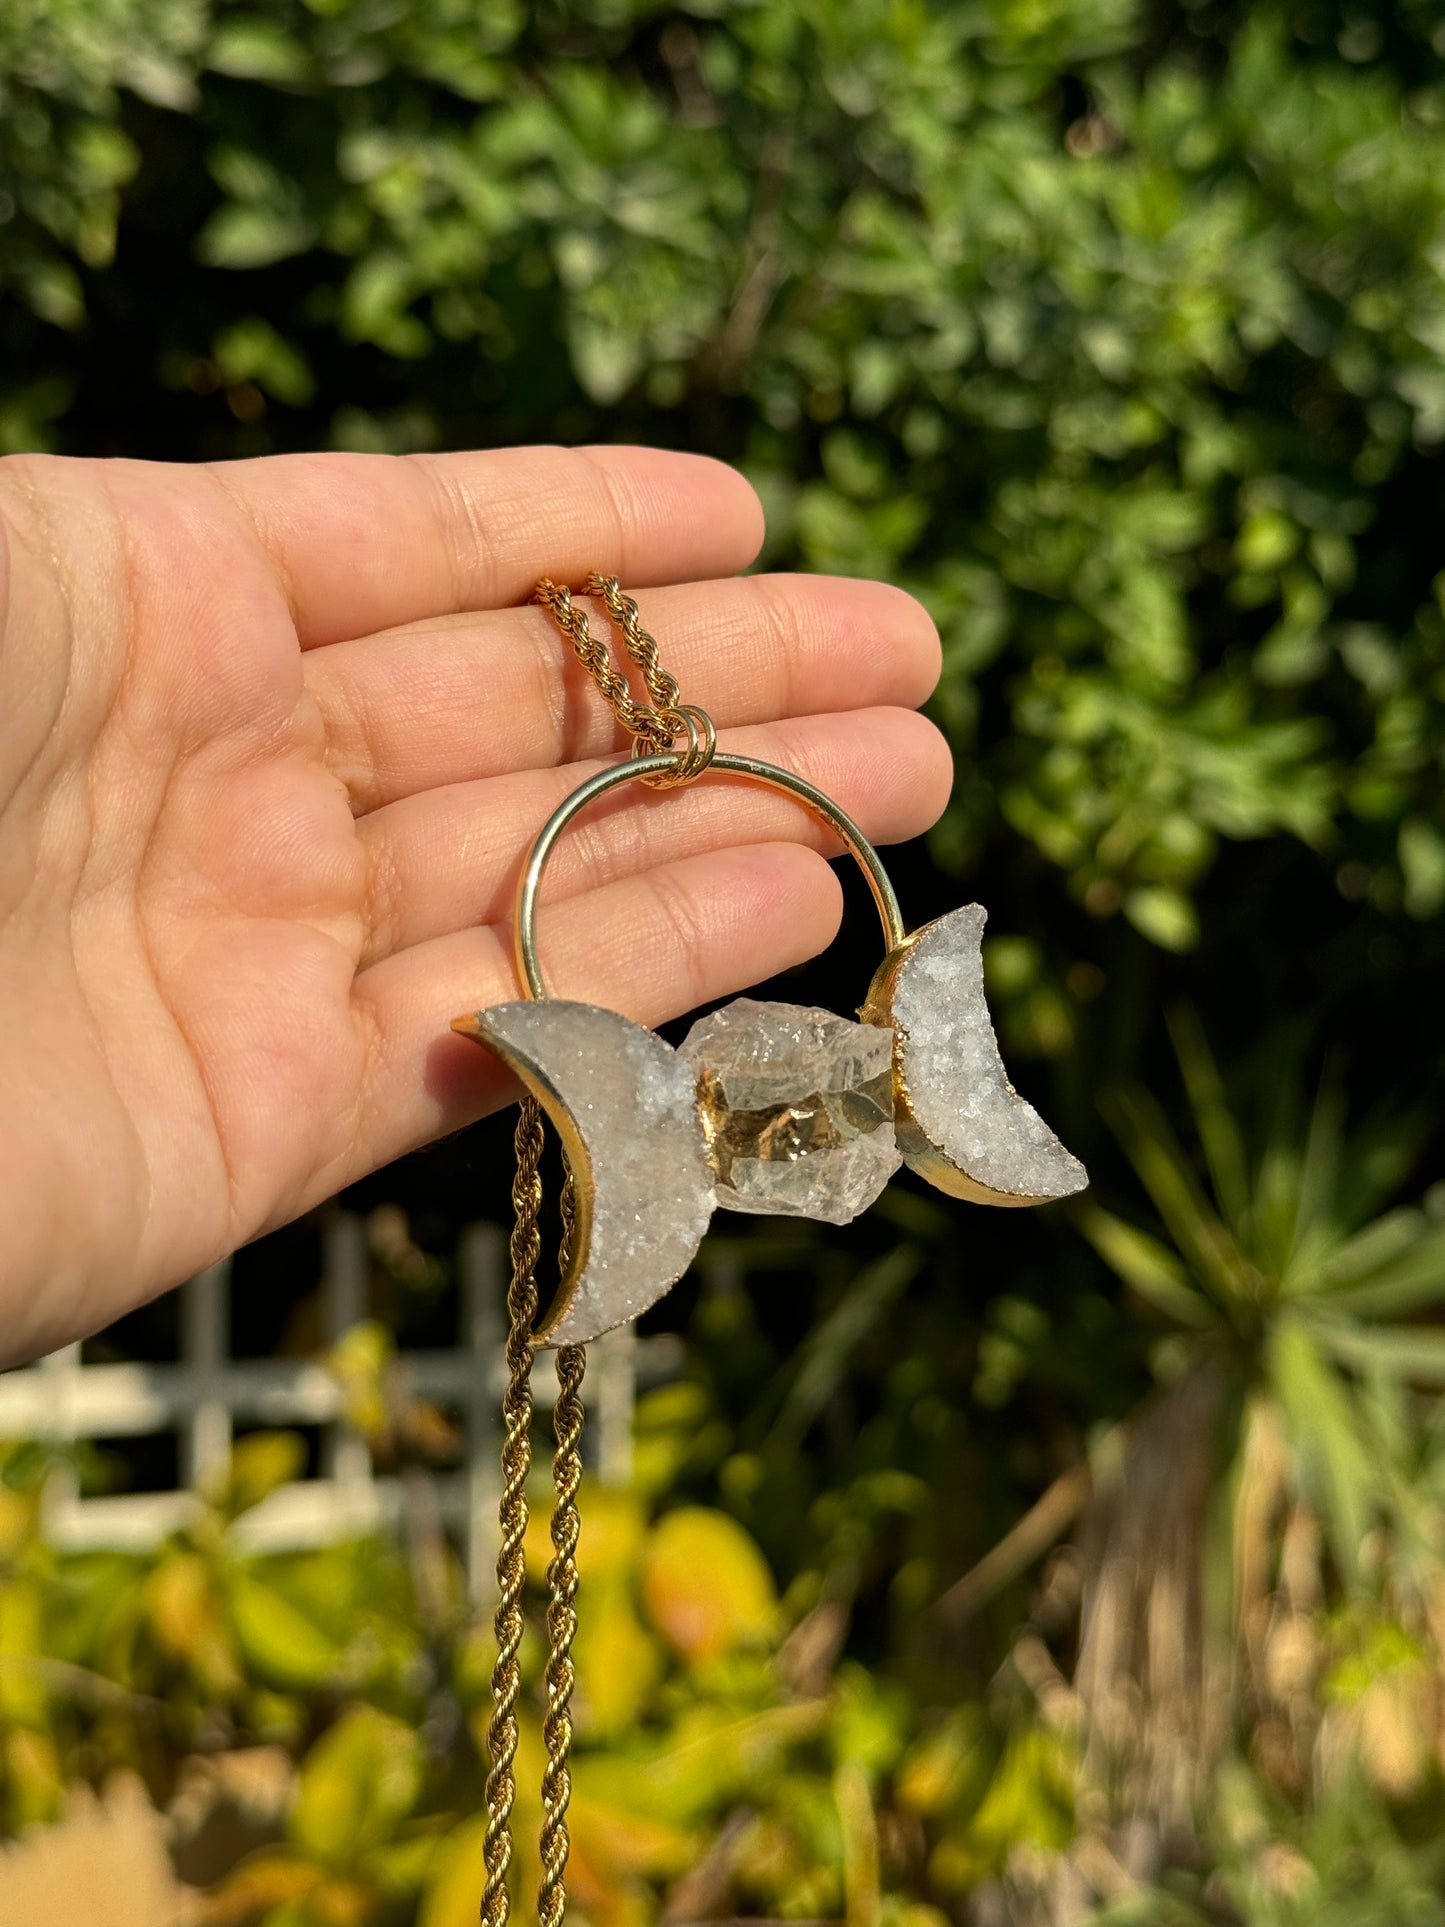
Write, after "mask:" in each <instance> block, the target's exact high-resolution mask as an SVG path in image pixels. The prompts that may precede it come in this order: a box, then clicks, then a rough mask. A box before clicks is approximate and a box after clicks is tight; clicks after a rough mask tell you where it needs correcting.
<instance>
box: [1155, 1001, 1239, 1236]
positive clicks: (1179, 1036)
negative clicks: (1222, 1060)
mask: <svg viewBox="0 0 1445 1927" xmlns="http://www.w3.org/2000/svg"><path fill="white" fill-rule="evenodd" d="M1169 1034H1170V1037H1171V1038H1172V1040H1173V1044H1174V1054H1175V1056H1176V1057H1177V1058H1178V1060H1179V1068H1180V1070H1181V1071H1182V1072H1183V1074H1184V1088H1185V1090H1186V1091H1187V1092H1188V1094H1189V1103H1190V1107H1191V1109H1192V1110H1193V1112H1194V1123H1195V1128H1196V1129H1197V1130H1198V1132H1199V1142H1200V1144H1201V1145H1202V1146H1203V1149H1204V1156H1205V1160H1206V1162H1207V1163H1208V1165H1209V1178H1210V1182H1211V1183H1212V1184H1213V1186H1214V1195H1215V1197H1216V1198H1217V1199H1218V1200H1219V1203H1220V1207H1221V1209H1222V1210H1223V1212H1224V1216H1225V1220H1226V1222H1227V1223H1228V1224H1229V1227H1230V1229H1231V1230H1232V1231H1233V1232H1234V1234H1235V1236H1236V1237H1238V1236H1240V1235H1241V1233H1242V1231H1243V1228H1244V1223H1245V1218H1246V1215H1247V1213H1248V1210H1249V1173H1248V1170H1247V1167H1246V1161H1245V1154H1244V1140H1243V1138H1242V1137H1241V1135H1240V1131H1239V1126H1238V1124H1237V1123H1236V1122H1235V1120H1234V1116H1233V1113H1232V1112H1231V1111H1230V1108H1229V1102H1228V1099H1227V1098H1226V1096H1225V1091H1224V1080H1223V1078H1222V1077H1221V1076H1220V1075H1219V1066H1218V1065H1217V1064H1216V1063H1215V1061H1214V1054H1213V1052H1212V1051H1211V1050H1210V1048H1209V1045H1208V1042H1207V1040H1206V1038H1205V1035H1204V1027H1203V1025H1202V1024H1201V1023H1200V1021H1199V1017H1198V1014H1197V1013H1196V1012H1195V1011H1193V1010H1186V1009H1182V1008H1180V1009H1176V1010H1174V1011H1172V1012H1171V1013H1170V1016H1169Z"/></svg>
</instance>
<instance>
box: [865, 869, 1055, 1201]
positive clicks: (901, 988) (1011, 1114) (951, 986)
mask: <svg viewBox="0 0 1445 1927" xmlns="http://www.w3.org/2000/svg"><path fill="white" fill-rule="evenodd" d="M986 917H987V912H986V911H985V910H984V909H983V908H982V906H981V905H979V904H977V903H969V904H965V905H964V907H963V908H962V909H961V910H953V911H950V913H949V914H948V915H947V916H944V917H940V918H939V919H938V921H937V922H936V923H931V924H929V925H927V926H926V928H925V929H924V930H923V931H922V933H921V934H920V935H919V937H918V939H917V941H916V942H915V943H914V945H913V947H912V949H911V950H910V951H909V952H908V954H907V956H906V957H905V958H904V959H903V962H902V964H901V965H900V966H899V970H898V977H897V981H896V983H895V984H894V988H893V1003H892V1016H893V1022H894V1024H895V1026H896V1028H897V1031H898V1036H899V1060H900V1065H901V1069H902V1073H903V1083H904V1087H905V1089H906V1090H907V1092H908V1102H909V1106H910V1108H911V1110H912V1112H913V1117H914V1120H915V1122H916V1125H917V1128H918V1129H919V1130H920V1131H921V1132H922V1134H923V1136H924V1137H925V1138H926V1139H927V1140H928V1142H929V1143H930V1144H931V1145H932V1146H933V1147H934V1149H935V1150H938V1151H941V1152H942V1153H943V1155H944V1156H945V1157H946V1158H947V1159H948V1161H949V1162H950V1163H951V1164H954V1165H957V1167H958V1168H959V1169H960V1170H961V1171H963V1172H965V1173H966V1174H967V1175H968V1176H969V1177H970V1178H972V1179H974V1181H975V1182H976V1183H979V1184H983V1185H986V1186H988V1188H989V1189H990V1190H992V1191H998V1192H1001V1193H1002V1194H1003V1195H1004V1196H1006V1197H1014V1198H1040V1199H1044V1198H1065V1197H1068V1196H1069V1195H1070V1194H1071V1193H1072V1192H1075V1191H1082V1190H1083V1188H1084V1186H1085V1185H1086V1184H1087V1183H1088V1176H1087V1174H1086V1172H1085V1170H1084V1167H1083V1165H1082V1164H1080V1162H1079V1160H1078V1159H1077V1158H1076V1157H1073V1156H1071V1154H1070V1153H1069V1152H1068V1151H1066V1150H1065V1149H1064V1147H1063V1145H1062V1144H1060V1142H1059V1140H1058V1139H1057V1138H1056V1137H1055V1136H1054V1134H1053V1132H1052V1131H1051V1130H1050V1129H1049V1127H1048V1125H1047V1124H1045V1123H1044V1121H1043V1119H1042V1118H1041V1117H1040V1116H1039V1114H1038V1112H1037V1111H1036V1110H1035V1109H1034V1107H1033V1106H1032V1105H1031V1104H1028V1103H1025V1101H1024V1099H1023V1098H1021V1097H1020V1096H1019V1095H1018V1093H1017V1091H1015V1089H1014V1087H1013V1085H1012V1084H1010V1083H1009V1081H1008V1077H1007V1075H1006V1073H1005V1071H1004V1067H1003V1060H1002V1059H1001V1058H1000V1056H999V1051H998V1040H997V1038H996V1037H995V1036H994V1029H993V1024H992V1023H991V1021H990V1019H989V1014H988V1004H987V1003H986V1001H985V999H984V991H983V954H982V950H983V926H984V922H985V920H986ZM908 1148H909V1147H908V1142H907V1136H906V1134H905V1138H904V1150H905V1152H907V1150H908Z"/></svg>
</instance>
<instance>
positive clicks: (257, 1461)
mask: <svg viewBox="0 0 1445 1927" xmlns="http://www.w3.org/2000/svg"><path fill="white" fill-rule="evenodd" d="M305 1463H306V1444H305V1441H304V1440H303V1439H302V1437H301V1435H300V1433H299V1432H252V1433H250V1434H248V1436H247V1437H245V1438H241V1439H237V1441H236V1444H235V1447H234V1449H233V1450H232V1453H231V1461H230V1464H229V1466H228V1467H227V1468H226V1472H225V1475H224V1477H223V1478H222V1479H221V1480H220V1482H219V1483H218V1484H216V1485H214V1486H213V1487H212V1488H211V1489H209V1490H208V1491H207V1494H206V1496H207V1497H208V1498H210V1499H211V1500H212V1502H213V1503H214V1504H215V1505H217V1506H219V1508H220V1509H221V1510H222V1511H223V1512H224V1513H226V1515H227V1516H228V1517H229V1518H235V1517H236V1515H237V1514H238V1513H241V1512H248V1511H249V1510H250V1509H251V1507H252V1506H254V1505H259V1504H260V1503H261V1501H262V1500H263V1499H264V1498H265V1497H266V1496H267V1494H268V1493H271V1492H274V1491H275V1490H276V1488H277V1486H280V1485H285V1484H286V1483H287V1482H288V1481H289V1480H291V1479H295V1478H297V1477H299V1476H300V1472H301V1468H302V1466H303V1465H304V1464H305Z"/></svg>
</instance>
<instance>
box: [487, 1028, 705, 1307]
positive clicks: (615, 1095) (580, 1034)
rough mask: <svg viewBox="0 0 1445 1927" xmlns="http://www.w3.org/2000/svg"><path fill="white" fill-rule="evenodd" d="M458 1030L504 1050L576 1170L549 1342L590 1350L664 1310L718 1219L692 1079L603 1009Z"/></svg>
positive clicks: (661, 1046) (653, 1040) (647, 1034)
mask: <svg viewBox="0 0 1445 1927" xmlns="http://www.w3.org/2000/svg"><path fill="white" fill-rule="evenodd" d="M453 1029H455V1030H459V1031H461V1032H462V1033H463V1035H465V1036H468V1037H474V1038H475V1039H476V1040H477V1041H478V1042H479V1043H482V1044H485V1045H486V1046H487V1048H488V1049H489V1050H492V1051H495V1053H496V1054H497V1056H498V1057H500V1058H501V1059H502V1061H503V1063H505V1064H506V1065H507V1067H508V1068H509V1069H510V1070H512V1071H515V1072H516V1074H517V1076H518V1077H519V1078H521V1080H522V1082H523V1084H525V1085H526V1087H527V1089H528V1090H529V1091H530V1092H531V1093H532V1095H533V1096H534V1097H535V1098H536V1099H537V1100H538V1102H539V1103H540V1104H541V1106H542V1108H543V1110H544V1111H545V1112H546V1113H547V1115H548V1117H549V1118H550V1119H551V1121H552V1123H553V1125H554V1126H555V1127H556V1130H557V1133H558V1135H559V1136H560V1138H561V1140H562V1146H563V1149H564V1150H565V1151H566V1153H567V1157H568V1161H569V1163H570V1164H571V1166H572V1173H573V1179H574V1182H575V1189H576V1215H575V1219H574V1224H573V1235H572V1252H571V1257H570V1259H569V1261H568V1265H567V1270H566V1274H565V1276H564V1277H563V1279H562V1283H561V1288H560V1290H559V1292H558V1295H557V1301H556V1306H555V1309H554V1310H553V1312H552V1314H551V1316H550V1317H549V1318H548V1319H547V1321H546V1322H545V1323H544V1324H543V1326H542V1328H541V1331H540V1333H539V1337H540V1339H541V1341H542V1342H543V1343H545V1344H547V1345H580V1344H584V1343H586V1342H587V1341H588V1340H589V1339H593V1338H598V1337H600V1336H601V1334H602V1333H603V1332H605V1331H611V1330H612V1329H613V1327H614V1326H616V1325H624V1324H626V1323H627V1322H628V1320H629V1319H632V1318H635V1317H637V1315H638V1313H639V1312H643V1311H646V1309H647V1307H648V1306H649V1305H652V1304H655V1303H656V1301H657V1300H658V1299H659V1298H661V1297H662V1295H663V1294H664V1292H666V1291H668V1290H669V1289H670V1288H671V1287H672V1286H673V1285H674V1284H676V1282H677V1280H678V1279H679V1278H680V1277H681V1276H682V1274H683V1272H685V1271H686V1270H687V1268H688V1266H689V1265H690V1264H691V1263H692V1261H693V1258H694V1257H695V1256H696V1255H697V1249H698V1246H699V1245H700V1244H701V1243H702V1236H703V1232H704V1231H705V1230H706V1229H707V1224H708V1219H709V1218H710V1217H711V1215H712V1209H713V1182H714V1179H713V1171H712V1166H711V1165H710V1163H709V1162H708V1150H707V1139H706V1135H705V1133H704V1130H703V1124H702V1119H701V1117H700V1116H699V1114H698V1108H697V1099H696V1094H695V1091H694V1088H693V1078H692V1072H691V1071H690V1070H689V1068H688V1066H687V1065H686V1064H685V1063H684V1062H683V1061H682V1059H681V1058H680V1057H679V1056H678V1055H677V1053H676V1052H675V1051H674V1050H672V1049H671V1047H670V1046H669V1045H667V1044H666V1043H664V1042H663V1040H662V1039H661V1038H660V1037H658V1036H657V1035H655V1033H654V1032H652V1031H650V1030H644V1029H643V1028H642V1026H641V1025H640V1024H634V1023H632V1022H630V1021H629V1020H628V1019H627V1018H626V1017H622V1016H619V1014H618V1013H617V1012H616V1011H614V1010H601V1009H599V1008H598V1007H597V1006H596V1005H593V1004H574V1003H567V1002H564V1001H563V1000H561V999H560V998H548V999H547V1000H546V1001H545V1002H544V1003H533V1002H530V1001H528V1002H519V1003H511V1004H494V1005H493V1006H492V1007H491V1008H490V1009H489V1010H479V1011H476V1012H475V1013H473V1014H472V1015H470V1016H467V1017H459V1018H458V1019H457V1020H456V1022H455V1024H454V1025H453Z"/></svg>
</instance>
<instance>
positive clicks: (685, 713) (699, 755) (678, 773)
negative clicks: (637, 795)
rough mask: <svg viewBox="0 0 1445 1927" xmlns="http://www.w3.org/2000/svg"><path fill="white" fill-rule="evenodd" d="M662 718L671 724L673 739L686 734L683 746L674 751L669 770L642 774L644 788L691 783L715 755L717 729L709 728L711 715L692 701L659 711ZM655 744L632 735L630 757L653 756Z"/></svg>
mask: <svg viewBox="0 0 1445 1927" xmlns="http://www.w3.org/2000/svg"><path fill="white" fill-rule="evenodd" d="M661 715H662V720H663V721H664V722H665V723H668V724H669V725H671V726H672V727H673V740H676V738H677V736H679V735H684V736H686V737H687V747H686V749H684V750H681V751H679V752H677V755H676V760H675V762H674V764H673V767H672V769H670V770H666V771H664V772H663V774H662V775H661V776H645V777H644V778H643V779H642V780H643V782H644V783H645V784H646V785H647V787H648V789H652V790H674V789H681V788H682V787H683V785H684V784H686V783H695V782H696V781H697V779H698V777H699V776H701V775H703V774H704V772H705V771H706V770H707V769H708V768H709V766H710V765H711V763H712V760H713V758H714V756H716V755H717V730H716V729H715V728H714V727H713V720H712V717H711V716H709V715H708V713H707V711H706V710H705V709H699V708H698V707H697V705H696V703H679V704H678V706H677V707H676V709H665V710H663V711H662V712H661ZM656 753H657V746H656V744H654V743H653V742H652V741H650V739H649V738H648V737H646V736H634V737H633V739H632V755H633V758H634V760H638V759H640V758H642V757H644V756H654V755H656Z"/></svg>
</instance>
